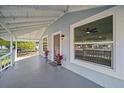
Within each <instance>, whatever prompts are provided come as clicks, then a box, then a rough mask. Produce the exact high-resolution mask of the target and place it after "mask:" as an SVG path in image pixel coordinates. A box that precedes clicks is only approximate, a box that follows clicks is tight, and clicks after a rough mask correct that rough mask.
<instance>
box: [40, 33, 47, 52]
mask: <svg viewBox="0 0 124 93" xmlns="http://www.w3.org/2000/svg"><path fill="white" fill-rule="evenodd" d="M44 38H47V40H48V35H45V36H43V37H42V41H41V50H42V53H43V52H44V51H43V39H44ZM47 43H48V41H47ZM47 49H48V45H47Z"/></svg>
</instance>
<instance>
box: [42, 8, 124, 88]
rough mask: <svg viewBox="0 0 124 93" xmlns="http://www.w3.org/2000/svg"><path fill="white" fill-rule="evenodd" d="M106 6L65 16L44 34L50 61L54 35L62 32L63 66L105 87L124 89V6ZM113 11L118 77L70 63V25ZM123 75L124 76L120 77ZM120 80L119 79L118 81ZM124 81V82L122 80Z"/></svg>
mask: <svg viewBox="0 0 124 93" xmlns="http://www.w3.org/2000/svg"><path fill="white" fill-rule="evenodd" d="M112 7H113V6H105V7H101V8H94V9H89V10H85V11H79V12H73V13H68V14H66V15H64V16H63V17H62V18H60V19H59V20H57V21H56V22H55V23H54V24H52V25H51V26H50V27H49V28H48V30H47V31H46V32H45V33H44V34H43V36H44V35H48V49H49V51H50V55H49V59H51V49H52V41H51V40H52V34H53V33H55V32H58V31H61V32H62V33H63V34H64V35H65V38H64V40H63V41H62V54H63V55H64V56H65V60H64V62H63V66H64V67H66V68H67V69H69V70H71V71H73V72H75V73H77V74H80V75H82V76H84V77H86V78H88V79H90V80H92V81H94V82H96V83H98V84H100V85H101V86H103V87H124V77H123V75H124V67H123V66H124V62H123V60H124V57H123V55H124V52H122V51H124V48H123V47H124V43H123V35H124V31H123V30H124V26H123V22H124V19H122V18H123V16H124V11H123V10H124V6H115V7H113V8H112ZM110 8H111V9H112V11H113V10H114V11H116V12H115V14H116V24H115V27H116V34H115V35H116V40H115V41H116V42H115V47H116V49H115V52H116V56H115V57H116V58H115V60H116V67H115V68H116V71H117V77H113V76H110V75H106V74H105V73H104V74H103V73H100V72H97V71H94V70H91V69H88V68H85V67H82V66H79V65H75V64H73V63H70V55H71V54H70V25H71V24H74V23H76V22H78V21H80V20H83V19H86V18H88V17H90V16H93V15H96V14H98V13H100V12H102V11H105V10H106V11H108V9H110ZM118 74H119V75H121V74H122V76H121V77H120V76H118ZM117 78H118V79H117ZM122 79H123V80H122Z"/></svg>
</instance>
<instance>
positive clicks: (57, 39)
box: [53, 34, 60, 60]
mask: <svg viewBox="0 0 124 93" xmlns="http://www.w3.org/2000/svg"><path fill="white" fill-rule="evenodd" d="M53 40H54V44H53V46H54V47H53V48H54V51H53V52H54V53H53V58H54V60H55V55H56V54H57V53H60V34H57V35H54V37H53Z"/></svg>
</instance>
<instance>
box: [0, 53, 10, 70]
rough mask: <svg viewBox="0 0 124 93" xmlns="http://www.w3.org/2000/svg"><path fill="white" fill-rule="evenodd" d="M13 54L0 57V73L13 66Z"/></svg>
mask: <svg viewBox="0 0 124 93" xmlns="http://www.w3.org/2000/svg"><path fill="white" fill-rule="evenodd" d="M11 54H12V53H8V54H6V55H4V56H2V57H0V72H1V71H3V70H4V69H6V68H8V67H9V66H10V65H11Z"/></svg>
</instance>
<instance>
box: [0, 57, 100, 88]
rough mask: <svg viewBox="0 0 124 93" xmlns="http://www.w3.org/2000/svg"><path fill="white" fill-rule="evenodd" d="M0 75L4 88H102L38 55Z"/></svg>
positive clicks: (0, 81)
mask: <svg viewBox="0 0 124 93" xmlns="http://www.w3.org/2000/svg"><path fill="white" fill-rule="evenodd" d="M15 65H16V66H14V67H10V68H8V69H7V70H5V71H3V72H1V73H0V87H3V88H100V87H101V86H100V85H98V84H96V83H94V82H92V81H90V80H88V79H86V78H84V77H81V76H79V75H77V74H75V73H73V72H71V71H69V70H67V69H65V68H62V69H61V70H58V69H57V67H56V66H55V65H51V64H48V63H46V62H45V60H44V58H43V57H41V56H39V55H36V56H33V57H30V58H27V59H23V60H20V61H18V62H16V64H15Z"/></svg>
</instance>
